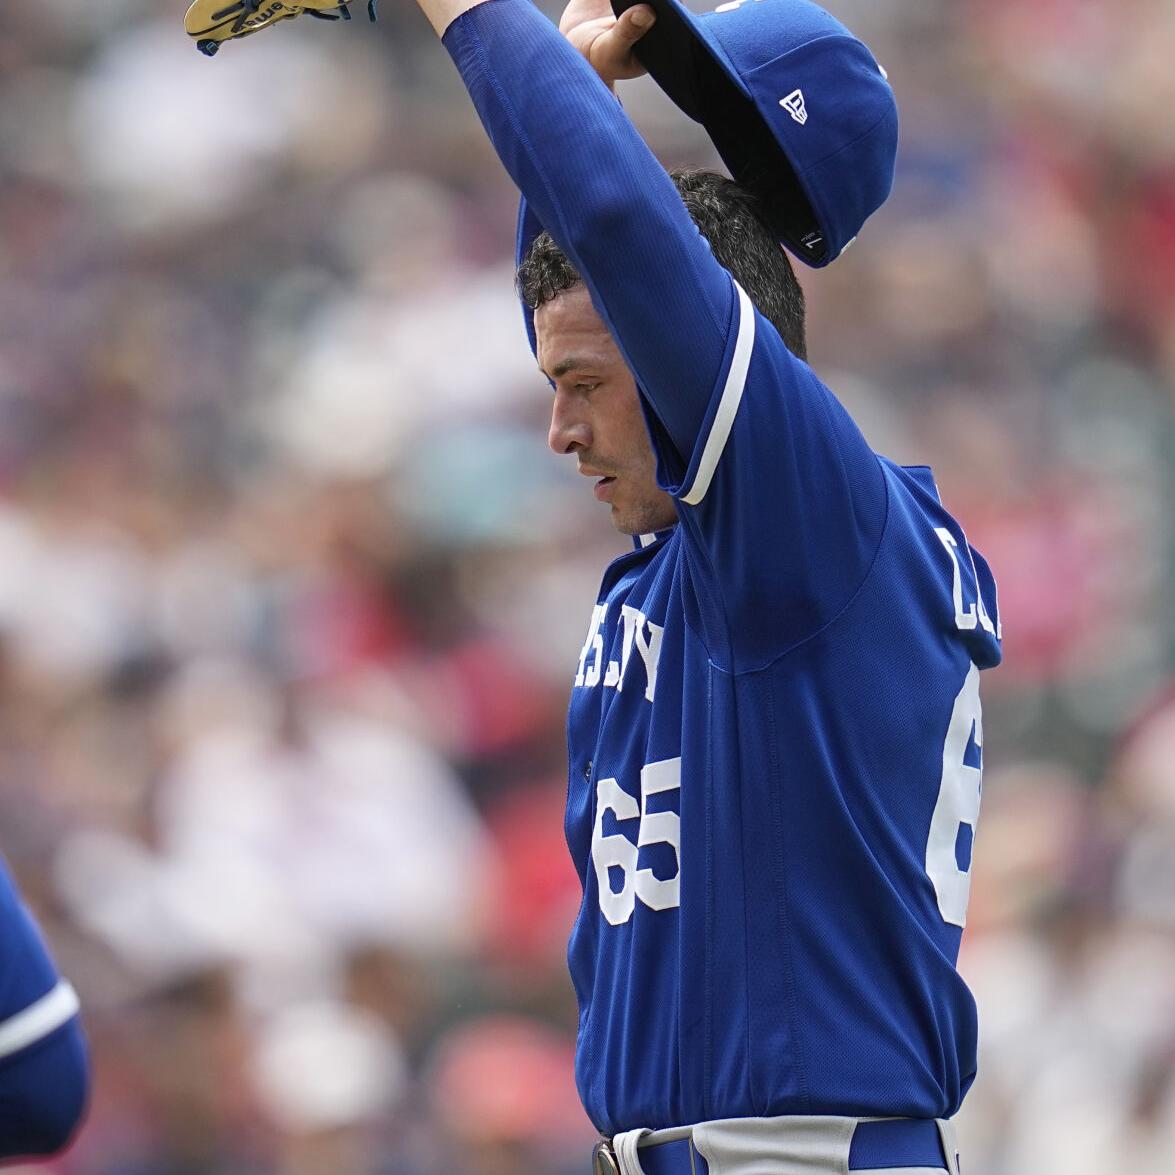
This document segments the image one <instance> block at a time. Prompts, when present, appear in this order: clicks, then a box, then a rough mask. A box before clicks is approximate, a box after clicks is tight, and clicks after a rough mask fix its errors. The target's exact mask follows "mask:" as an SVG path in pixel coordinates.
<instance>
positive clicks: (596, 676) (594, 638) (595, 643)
mask: <svg viewBox="0 0 1175 1175" xmlns="http://www.w3.org/2000/svg"><path fill="white" fill-rule="evenodd" d="M607 614H608V605H607V604H606V603H604V604H597V605H596V606H595V608H593V609H592V622H591V624H590V625H589V626H588V634H587V640H586V641H584V642H583V652H581V653H580V654H579V672H578V673H576V675H575V684H576V685H586V686H588V687H591V686H594V685H599V684H600V662H601V661H603V659H604V638H603V636H601V635H600V629H601V628H602V627H603V626H604V617H605V616H606V615H607ZM588 657H591V658H592V663H591V665H590V666H589V665H588Z"/></svg>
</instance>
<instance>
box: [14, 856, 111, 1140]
mask: <svg viewBox="0 0 1175 1175" xmlns="http://www.w3.org/2000/svg"><path fill="white" fill-rule="evenodd" d="M0 942H2V943H3V950H2V952H0V1159H11V1158H18V1157H28V1156H33V1155H49V1154H53V1153H54V1152H55V1151H58V1150H60V1149H61V1148H62V1147H64V1146H65V1145H66V1143H67V1142H68V1141H69V1139H70V1137H71V1136H72V1135H73V1133H74V1131H75V1130H76V1129H77V1126H78V1123H79V1122H80V1121H81V1119H82V1115H83V1113H84V1110H85V1105H86V1099H87V1096H88V1092H89V1061H88V1058H87V1053H86V1046H85V1040H84V1038H83V1036H82V1030H81V1026H80V1023H79V1020H78V998H77V995H76V994H75V993H74V990H73V988H72V987H71V986H70V985H69V984H68V983H67V982H66V981H65V980H63V979H61V978H60V977H59V976H58V974H57V971H56V969H55V968H54V966H53V963H52V961H51V959H50V958H49V955H48V952H47V951H46V949H45V944H44V942H43V941H42V938H41V935H40V932H39V931H38V929H37V927H36V924H35V923H34V922H33V919H32V917H31V915H30V914H29V912H28V910H27V909H26V907H25V905H24V903H23V902H22V901H21V900H20V895H19V894H18V893H17V891H16V887H15V886H14V885H13V883H12V879H11V878H10V877H9V875H8V872H7V870H5V869H4V867H3V865H0Z"/></svg>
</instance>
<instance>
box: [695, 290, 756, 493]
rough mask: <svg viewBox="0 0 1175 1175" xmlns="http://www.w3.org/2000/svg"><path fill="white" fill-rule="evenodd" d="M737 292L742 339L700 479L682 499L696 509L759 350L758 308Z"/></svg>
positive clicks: (738, 341)
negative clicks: (756, 337) (752, 353)
mask: <svg viewBox="0 0 1175 1175" xmlns="http://www.w3.org/2000/svg"><path fill="white" fill-rule="evenodd" d="M734 288H735V291H736V292H737V294H738V337H737V338H736V339H735V343H734V355H733V357H732V358H731V360H730V370H729V371H728V372H727V373H726V386H725V387H724V388H723V389H722V399H721V400H719V401H718V411H717V412H715V413H714V423H713V424H712V425H711V426H710V435H709V436H708V437H707V438H706V446H705V448H704V449H703V450H702V457H701V460H700V461H699V462H698V472H697V476H696V477H695V478H694V484H693V485H692V486H690V488H689V490H688V491H687V492H686V493H684V494H682V495H681V500H682V501H683V502H685V504H686V505H687V506H696V505H697V504H698V503H699V502H700V501H701V500H702V499H703V498H704V497H705V496H706V491H707V490H708V489H709V488H710V482H711V481H712V480H713V479H714V470H715V469H717V468H718V459H719V457H721V456H722V450H723V449H724V448H726V441H727V438H728V437H729V436H730V430H731V428H732V427H733V426H734V417H735V414H736V413H737V412H738V406H739V403H740V402H741V401H742V398H743V389H744V388H745V387H746V383H747V369H748V368H749V367H750V365H751V351H752V350H753V349H754V346H755V308H754V307H753V306H752V305H751V300H750V298H748V297H747V295H746V293H745V292H744V291H743V288H742V286H740V285H739V284H738V282H735V283H734Z"/></svg>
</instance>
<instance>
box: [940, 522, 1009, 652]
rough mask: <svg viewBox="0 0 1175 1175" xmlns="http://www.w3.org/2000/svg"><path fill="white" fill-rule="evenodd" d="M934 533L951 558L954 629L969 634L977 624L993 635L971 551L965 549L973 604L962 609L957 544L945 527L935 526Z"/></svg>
mask: <svg viewBox="0 0 1175 1175" xmlns="http://www.w3.org/2000/svg"><path fill="white" fill-rule="evenodd" d="M934 533H935V534H936V535H938V538H939V542H941V543H942V545H943V546H944V547H946V550H947V554H948V555H950V557H951V577H952V578H951V593H952V595H953V596H954V598H955V627H956V628H958V629H959V630H960V631H962V632H970V631H971V629H973V628H974V627H975V626H976V625H977V624H978V625H981V626H982V627H983V630H984V632H990V633H992V634H993V635H994V634H995V625H994V624H992V622H991V617H990V616H989V615H988V614H987V609H986V608H985V607H984V606H983V595H982V594H981V592H980V591H979V576H978V575H976V573H975V563H974V562H973V561H972V559H971V550H970V548H968V549H967V562H968V563H969V564H970V565H971V580H972V582H973V583H974V584H975V603H974V604H968V605H967V607H966V608H964V607H963V571H962V568H961V567H960V566H959V544H958V543H956V542H955V536H954V535H953V534H951V532H950V531H949V530H947V528H946V527H945V526H936V527H935V528H934Z"/></svg>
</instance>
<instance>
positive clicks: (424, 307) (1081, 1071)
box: [0, 0, 1175, 1175]
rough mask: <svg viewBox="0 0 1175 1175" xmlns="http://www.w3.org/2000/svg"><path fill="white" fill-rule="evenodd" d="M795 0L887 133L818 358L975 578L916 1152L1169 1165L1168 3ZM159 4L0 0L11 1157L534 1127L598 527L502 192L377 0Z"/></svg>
mask: <svg viewBox="0 0 1175 1175" xmlns="http://www.w3.org/2000/svg"><path fill="white" fill-rule="evenodd" d="M830 6H831V7H832V9H833V11H834V12H835V13H836V14H837V15H839V16H841V17H842V18H844V19H846V20H847V21H848V22H849V23H850V24H851V25H853V26H854V27H855V28H856V29H857V31H859V32H860V33H861V34H862V35H863V36H864V37H865V38H866V39H867V40H868V41H869V42H870V43H871V45H872V46H873V47H874V49H875V51H876V54H877V56H878V58H879V59H880V60H881V61H882V62H883V64H885V65H886V67H887V68H888V71H889V74H890V77H891V79H892V81H893V84H894V87H895V89H896V91H897V94H898V98H899V102H900V106H901V111H902V120H903V130H902V136H903V138H902V152H901V159H900V163H899V172H898V181H897V187H896V191H895V194H894V196H893V198H892V200H891V201H890V203H889V204H888V206H887V207H886V208H885V209H884V210H883V211H882V212H881V213H880V214H878V215H877V216H876V217H875V218H874V219H873V220H872V221H871V222H870V223H869V225H868V226H867V228H866V230H865V233H864V236H863V239H862V241H861V242H859V243H858V244H857V246H856V247H855V248H853V249H852V250H850V251H849V253H848V254H847V255H846V256H845V257H844V258H843V259H842V260H841V261H839V262H838V263H837V264H836V265H835V266H834V267H833V268H832V269H831V270H829V271H825V272H821V273H816V274H813V273H809V272H805V273H803V274H802V275H801V277H802V278H803V280H804V283H805V286H806V288H807V290H808V294H809V299H810V320H811V335H812V353H813V361H814V365H815V367H816V369H817V370H818V371H819V372H820V373H821V374H822V375H823V376H824V378H825V379H826V381H827V382H829V383H830V384H831V385H832V386H833V387H834V388H835V389H837V390H838V392H839V393H840V394H841V395H842V396H843V398H844V399H845V400H846V402H847V403H848V404H849V405H850V407H851V408H852V410H853V411H854V412H855V413H856V414H857V416H858V419H859V420H860V421H861V423H862V425H863V426H864V428H865V430H866V432H867V433H868V435H869V436H870V438H871V439H872V441H873V442H874V444H875V445H876V447H878V448H880V449H881V450H883V451H885V452H887V453H888V454H890V455H892V456H894V457H897V458H899V459H904V460H909V461H923V460H926V461H930V462H931V463H932V464H933V465H934V466H935V468H936V471H937V474H938V477H939V481H940V484H941V488H942V491H943V495H944V497H945V499H946V501H947V504H948V505H949V506H950V507H951V508H952V510H953V511H954V512H955V514H956V515H957V516H958V517H959V518H960V519H961V520H962V521H963V523H964V525H965V526H966V527H967V529H968V532H969V535H970V537H971V539H972V541H973V542H974V543H975V544H976V545H977V546H978V547H979V548H980V549H982V550H983V551H985V552H986V553H987V555H988V556H989V558H990V559H991V562H992V564H993V565H994V567H995V568H996V571H997V574H998V577H999V581H1000V586H1001V605H1002V611H1003V616H1004V627H1005V634H1006V665H1005V667H1004V668H1002V669H1001V670H999V671H998V672H997V673H995V674H993V675H991V677H990V678H989V679H988V682H987V707H986V708H987V722H986V727H987V746H986V753H987V763H988V767H987V779H986V786H985V792H986V794H985V797H984V810H983V816H982V820H981V827H980V832H979V837H978V855H977V860H978V864H977V866H976V870H975V879H974V888H973V895H972V905H971V922H970V926H969V929H968V933H967V935H966V938H965V943H964V957H963V960H962V967H963V970H964V971H965V973H966V974H967V976H968V977H969V979H970V980H971V982H972V984H973V986H974V988H975V990H976V992H977V994H978V997H979V1000H980V1005H981V1013H982V1042H983V1043H982V1058H981V1074H980V1077H979V1080H978V1082H977V1084H976V1086H975V1088H974V1090H973V1092H972V1094H971V1097H970V1099H969V1101H968V1103H967V1106H966V1108H965V1110H964V1113H963V1115H962V1121H961V1127H962V1135H963V1139H964V1142H965V1146H966V1152H965V1153H966V1163H965V1167H966V1169H967V1170H969V1171H971V1172H977V1173H980V1175H1042V1173H1043V1172H1064V1173H1065V1175H1086V1173H1089V1175H1108V1173H1111V1172H1119V1171H1121V1172H1125V1171H1129V1172H1131V1173H1132V1175H1158V1173H1159V1172H1169V1171H1170V1170H1172V1169H1173V1167H1175V1079H1173V1077H1172V1072H1173V1068H1175V939H1173V934H1175V688H1173V685H1175V682H1173V677H1172V668H1173V655H1172V654H1173V638H1175V600H1173V595H1172V584H1173V583H1175V576H1173V571H1175V569H1173V567H1172V562H1173V557H1175V547H1173V539H1175V533H1173V523H1172V509H1171V507H1172V502H1173V501H1175V485H1173V482H1175V458H1173V453H1175V444H1173V441H1175V429H1173V427H1172V398H1173V395H1175V118H1173V117H1172V111H1173V110H1175V70H1172V68H1171V64H1170V62H1171V51H1172V47H1173V46H1175V6H1172V4H1171V3H1170V2H1169V0H1118V2H1117V3H1110V2H1109V0H1101V2H1097V0H1035V2H1033V3H1030V4H1028V3H1022V2H1020V3H1017V2H1015V0H999V2H995V0H984V2H982V3H980V2H978V0H966V2H964V0H953V2H952V3H946V4H944V3H939V2H937V0H894V2H892V3H887V4H878V3H871V2H866V0H835V2H834V3H832V4H831V5H830ZM548 7H549V9H550V10H551V11H554V7H553V6H552V5H548ZM182 9H183V5H182V3H171V2H168V3H163V2H162V0H103V2H101V3H84V2H83V0H39V2H37V3H19V4H18V3H10V4H6V5H5V12H4V20H3V24H2V26H0V274H2V285H0V298H2V304H3V313H2V314H0V847H2V849H3V852H4V854H5V856H6V857H7V859H8V861H9V862H10V864H11V866H12V869H13V871H14V872H15V874H16V875H17V877H18V879H19V881H20V883H21V884H22V886H23V887H24V889H25V892H26V893H27V894H28V896H29V898H30V901H31V902H32V904H33V905H34V906H35V908H36V909H37V911H38V913H39V915H40V917H41V918H42V919H43V922H44V925H45V926H46V927H47V929H48V933H49V936H50V938H51V940H52V943H53V945H54V948H55V950H56V953H57V955H58V958H59V961H60V963H61V965H62V968H63V970H64V971H65V972H66V974H68V975H69V976H70V977H71V978H72V979H73V980H74V982H75V984H76V986H77V987H78V989H79V991H80V992H81V995H82V998H83V1000H84V1002H85V1007H86V1010H87V1023H88V1027H89V1031H90V1035H91V1040H92V1043H93V1049H94V1057H95V1062H96V1072H97V1084H96V1094H95V1099H94V1103H93V1107H92V1112H91V1116H90V1121H89V1124H88V1126H87V1128H86V1129H85V1131H84V1133H83V1135H82V1137H81V1139H80V1141H79V1142H78V1144H77V1145H76V1146H75V1148H74V1149H73V1150H72V1151H71V1152H70V1154H69V1155H68V1156H67V1157H65V1158H62V1159H60V1160H58V1161H56V1162H55V1163H53V1164H52V1165H51V1166H50V1168H49V1170H51V1171H54V1172H58V1173H60V1175H132V1173H133V1175H197V1173H201V1175H203V1173H209V1175H213V1173H217V1175H219V1173H223V1175H252V1173H270V1172H274V1173H278V1172H280V1173H282V1175H326V1173H330V1175H369V1173H371V1175H375V1173H379V1175H393V1173H395V1175H439V1173H441V1172H450V1173H452V1172H456V1173H468V1175H499V1173H502V1175H504V1173H506V1172H518V1171H526V1172H530V1173H533V1175H563V1173H565V1172H575V1171H581V1170H583V1169H584V1167H583V1159H584V1154H585V1148H586V1146H587V1145H588V1144H589V1143H590V1138H591V1131H590V1129H589V1128H588V1127H587V1125H586V1123H585V1122H584V1120H583V1118H582V1115H581V1112H580V1110H579V1108H578V1104H577V1101H576V1098H575V1095H574V1090H573V1088H572V1085H571V1079H570V1068H569V1066H570V1056H571V1047H572V1033H573V1028H574V1010H573V1003H572V998H571V995H570V992H569V990H568V984H567V982H566V979H565V975H564V963H563V942H564V936H565V932H566V928H567V925H568V923H569V920H570V919H571V918H572V917H573V914H574V910H575V906H576V900H575V894H574V878H573V876H572V875H571V873H570V869H569V866H568V865H567V863H566V862H565V860H564V854H563V846H562V841H561V805H562V799H563V791H564V783H563V751H562V734H563V730H562V711H563V706H564V702H565V698H566V692H567V689H568V682H569V675H570V669H571V667H572V666H573V664H574V660H575V657H576V655H577V653H578V647H579V643H580V641H581V639H582V633H583V627H584V625H585V624H586V619H587V616H588V613H589V606H590V603H591V601H592V599H593V593H594V591H595V587H596V584H597V580H598V574H599V570H600V568H601V566H602V564H603V562H604V561H605V560H606V559H607V558H608V557H609V555H610V554H611V553H613V552H614V551H617V550H619V549H621V544H620V541H619V540H618V539H617V537H616V536H614V535H613V534H612V533H611V532H610V528H609V527H608V525H607V521H606V519H605V518H604V517H603V515H602V514H601V511H600V509H599V507H598V505H597V504H596V503H594V502H593V501H592V500H591V498H590V495H587V494H586V493H585V491H584V489H583V487H582V485H580V484H575V483H577V481H578V479H576V478H575V476H574V474H573V473H572V471H570V470H569V469H567V468H564V467H563V464H562V463H561V462H559V461H558V460H557V459H556V458H555V457H553V456H552V455H551V454H549V453H548V452H547V451H546V449H545V446H544V436H545V419H546V412H547V407H548V402H547V395H548V393H547V390H546V388H545V385H544V384H543V382H542V381H541V379H540V378H539V377H538V376H537V374H536V372H535V370H534V368H533V365H532V363H531V360H530V356H529V354H528V352H527V349H526V346H525V343H524V341H523V338H522V333H521V329H520V325H519V319H518V315H517V311H516V307H515V305H514V302H513V298H512V293H511V285H510V278H511V266H510V256H509V249H510V245H511V243H512V239H513V215H514V194H513V192H512V191H511V189H510V187H509V185H508V183H507V181H506V179H505V177H504V175H503V173H502V172H501V171H500V169H499V167H498V165H497V163H496V161H495V160H494V158H493V157H492V156H491V154H490V152H489V149H488V147H487V145H486V143H485V142H484V140H483V136H482V134H481V132H480V129H479V128H478V127H477V125H476V124H475V122H474V119H473V117H472V114H471V111H470V108H469V106H468V105H467V103H466V101H465V100H464V97H463V94H462V93H461V91H460V89H459V87H458V85H457V81H456V75H455V72H454V71H453V70H452V68H451V67H450V65H449V63H448V60H447V58H445V57H444V55H443V54H442V52H441V51H440V50H439V48H438V47H437V46H436V45H435V44H434V42H433V39H432V37H431V34H429V33H428V31H427V28H426V25H425V22H424V20H423V18H421V17H420V16H419V14H418V13H417V12H416V11H415V10H414V9H412V10H406V9H405V6H404V5H397V4H395V3H392V2H390V0H384V5H383V12H382V20H381V23H380V24H379V25H378V26H376V27H375V28H374V29H372V28H370V27H368V26H367V24H366V23H365V22H361V21H355V22H353V23H351V24H349V25H334V26H327V25H322V24H319V23H313V22H310V21H305V22H294V23H293V24H289V25H284V26H281V27H279V28H278V29H277V30H275V31H273V32H270V33H267V34H265V35H263V36H260V37H256V38H254V39H251V40H249V41H246V42H242V43H239V44H234V45H230V46H228V47H227V48H226V49H225V50H224V51H223V52H222V54H221V55H220V57H218V58H217V59H216V60H215V61H214V62H213V61H207V60H204V59H203V58H201V57H199V56H198V55H197V53H196V51H195V49H194V48H193V46H192V45H191V43H190V42H188V41H187V39H186V38H185V37H184V36H183V35H182V32H181V27H180V18H181V16H182ZM624 97H625V101H626V104H627V105H628V106H629V108H630V109H631V110H632V112H633V114H634V117H635V118H636V120H637V122H638V124H639V125H640V126H641V128H642V129H643V130H644V131H645V133H646V134H647V135H648V136H649V137H650V139H651V141H652V142H653V143H654V145H655V147H656V149H657V151H658V153H659V154H660V156H661V157H662V159H663V160H664V161H665V162H666V163H667V164H670V165H677V164H682V163H699V164H705V163H707V162H711V161H712V156H711V155H710V154H709V152H708V150H707V145H706V142H705V140H704V139H703V138H702V137H701V135H700V133H698V132H697V130H696V128H693V127H692V126H690V125H688V124H687V123H686V122H685V121H684V120H683V119H681V118H680V117H678V116H677V115H676V114H675V112H674V111H673V110H672V109H671V108H670V107H669V106H668V104H667V103H666V102H665V101H664V99H662V98H661V96H660V95H659V94H658V93H657V91H656V90H655V89H654V88H652V87H651V86H650V85H648V84H647V83H644V82H642V83H637V84H632V85H629V86H627V87H626V89H625V93H624ZM884 622H885V619H884V617H879V618H878V623H879V624H883V623H884ZM862 655H863V656H868V650H867V649H866V650H863V651H862ZM38 1169H40V1168H38Z"/></svg>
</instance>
